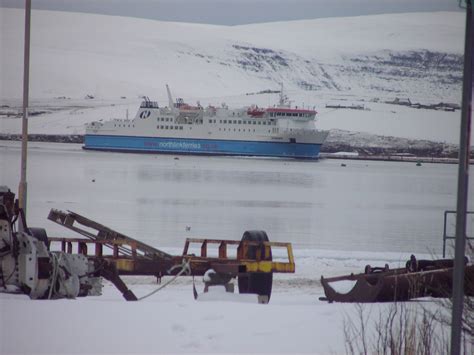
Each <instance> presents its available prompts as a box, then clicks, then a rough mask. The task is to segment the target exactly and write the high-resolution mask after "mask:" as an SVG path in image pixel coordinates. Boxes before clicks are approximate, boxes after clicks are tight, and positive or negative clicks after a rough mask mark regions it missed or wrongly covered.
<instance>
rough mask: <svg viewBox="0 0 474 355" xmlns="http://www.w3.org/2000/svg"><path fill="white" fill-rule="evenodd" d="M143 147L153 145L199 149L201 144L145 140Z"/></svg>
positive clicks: (175, 148) (171, 148) (179, 148)
mask: <svg viewBox="0 0 474 355" xmlns="http://www.w3.org/2000/svg"><path fill="white" fill-rule="evenodd" d="M145 147H155V148H159V149H164V150H200V149H201V144H199V143H188V142H175V141H170V142H159V143H156V142H150V141H148V142H145Z"/></svg>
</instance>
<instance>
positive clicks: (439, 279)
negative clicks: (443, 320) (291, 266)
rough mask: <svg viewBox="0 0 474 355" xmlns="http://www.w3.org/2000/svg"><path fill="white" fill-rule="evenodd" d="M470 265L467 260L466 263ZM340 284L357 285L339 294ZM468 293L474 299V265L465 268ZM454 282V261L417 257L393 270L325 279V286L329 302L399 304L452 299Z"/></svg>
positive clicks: (380, 270) (326, 298)
mask: <svg viewBox="0 0 474 355" xmlns="http://www.w3.org/2000/svg"><path fill="white" fill-rule="evenodd" d="M466 263H467V260H466ZM340 281H346V282H353V287H352V288H351V289H350V290H349V291H348V292H338V291H336V289H335V287H333V286H335V284H336V283H337V282H340ZM464 281H465V282H464V285H465V286H464V292H465V294H466V295H468V296H474V265H466V266H465V280H464ZM452 283H453V260H452V259H439V260H417V259H416V257H415V256H414V255H412V256H411V258H410V260H408V261H407V263H406V267H404V268H397V269H389V267H388V265H385V266H384V267H378V268H372V267H370V265H367V266H366V268H365V272H364V273H360V274H350V275H345V276H338V277H330V278H324V277H323V276H321V285H322V286H323V288H324V293H325V295H326V297H323V298H321V300H325V301H329V302H360V303H367V302H397V301H408V300H411V299H414V298H420V297H450V296H451V293H452Z"/></svg>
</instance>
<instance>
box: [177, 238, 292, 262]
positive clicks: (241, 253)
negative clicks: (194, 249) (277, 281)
mask: <svg viewBox="0 0 474 355" xmlns="http://www.w3.org/2000/svg"><path fill="white" fill-rule="evenodd" d="M190 244H201V257H207V246H208V245H209V244H219V257H220V258H226V257H227V245H238V247H237V260H243V259H247V255H248V253H247V251H248V247H250V246H254V247H258V248H262V247H263V248H264V250H265V253H264V254H263V255H264V256H265V257H264V259H268V258H269V256H270V255H271V247H281V248H286V249H287V257H288V260H289V262H290V263H294V257H293V248H292V246H291V243H284V242H252V241H236V240H223V239H198V238H187V239H186V242H185V244H184V249H183V255H188V251H189V245H190ZM261 255H262V253H257V260H259V259H260V257H261Z"/></svg>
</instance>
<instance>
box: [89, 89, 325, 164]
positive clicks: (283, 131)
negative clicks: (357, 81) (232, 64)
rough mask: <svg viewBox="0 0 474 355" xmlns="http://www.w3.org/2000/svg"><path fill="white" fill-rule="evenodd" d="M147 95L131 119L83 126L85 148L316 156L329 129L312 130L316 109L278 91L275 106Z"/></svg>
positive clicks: (171, 152)
mask: <svg viewBox="0 0 474 355" xmlns="http://www.w3.org/2000/svg"><path fill="white" fill-rule="evenodd" d="M166 88H167V92H168V100H169V103H168V106H167V107H161V106H159V105H158V103H157V102H156V101H151V100H149V99H148V98H147V97H145V98H144V101H143V102H142V103H141V105H140V107H139V109H138V111H137V114H136V115H135V117H134V118H133V119H112V120H109V121H105V122H103V121H102V120H101V121H94V122H91V123H89V124H87V125H86V134H85V139H84V146H83V148H84V149H91V150H102V151H122V152H143V153H170V154H200V155H237V156H264V157H280V158H296V159H318V158H319V152H320V148H321V145H322V144H323V143H324V141H325V140H326V137H327V136H328V134H329V132H327V131H321V130H318V129H316V125H315V122H316V114H317V112H316V111H315V110H314V109H309V108H298V107H291V105H290V103H289V101H288V98H287V97H286V96H285V95H284V94H283V91H282V92H281V93H280V100H279V103H278V105H275V106H274V107H269V108H260V107H258V106H255V105H254V106H251V107H244V108H239V109H230V108H229V107H227V105H225V104H222V106H221V107H214V106H208V107H206V108H204V107H202V106H201V105H200V104H199V103H198V104H197V105H196V106H191V105H188V104H186V103H185V102H184V101H183V100H182V99H177V100H176V102H173V99H172V97H171V92H170V90H169V87H168V86H166Z"/></svg>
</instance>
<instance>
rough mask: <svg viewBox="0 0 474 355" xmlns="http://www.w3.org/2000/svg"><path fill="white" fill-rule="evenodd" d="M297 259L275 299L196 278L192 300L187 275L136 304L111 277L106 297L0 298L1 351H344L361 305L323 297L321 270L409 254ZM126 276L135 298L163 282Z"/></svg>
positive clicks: (303, 255)
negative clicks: (347, 328)
mask: <svg viewBox="0 0 474 355" xmlns="http://www.w3.org/2000/svg"><path fill="white" fill-rule="evenodd" d="M166 251H169V252H175V253H177V252H179V251H178V250H166ZM420 256H421V255H420ZM295 257H296V260H297V268H296V269H297V271H296V274H294V275H293V274H288V275H284V274H275V276H274V284H273V293H272V298H271V301H270V303H269V304H268V305H261V304H257V302H256V299H255V298H252V297H251V296H250V297H249V295H244V296H245V297H239V296H240V295H237V294H235V296H234V297H230V296H229V295H228V294H224V293H222V292H219V291H220V290H219V289H212V288H211V291H210V292H211V293H209V294H202V292H203V284H202V281H201V278H197V279H196V287H197V290H198V293H199V294H200V295H199V297H198V300H197V301H195V300H194V298H193V292H192V281H191V278H190V277H182V278H179V279H178V280H177V281H176V282H175V283H172V284H170V285H169V286H167V287H166V288H164V289H163V290H161V291H159V292H158V293H156V294H155V295H153V296H151V297H149V298H146V299H144V300H143V301H138V302H126V301H124V300H123V299H122V296H121V295H120V293H119V292H118V291H117V290H115V288H113V286H112V285H110V284H108V283H107V285H106V286H105V288H104V290H103V291H104V294H103V295H102V296H99V297H88V298H81V299H76V300H57V301H34V302H33V301H30V300H29V298H28V297H26V296H22V295H6V294H0V310H1V313H2V317H1V318H0V329H1V332H0V353H1V354H21V353H23V354H25V353H27V354H32V353H47V354H56V353H57V354H67V353H81V354H98V353H108V354H112V353H113V354H117V353H175V352H179V353H191V352H192V353H194V352H203V353H224V352H225V353H229V352H230V353H261V352H265V353H282V352H283V353H308V352H309V353H317V354H330V353H337V354H340V353H343V352H344V349H345V338H344V333H343V326H344V323H345V322H346V323H347V319H348V318H353V319H357V311H356V307H355V305H354V304H336V303H333V304H329V303H327V302H324V301H319V300H318V298H319V297H320V296H323V295H324V293H323V290H322V288H321V286H320V283H319V279H320V276H321V275H324V276H334V275H338V274H341V273H342V274H345V273H350V272H358V271H362V269H363V267H364V266H365V265H366V264H371V265H373V266H374V265H379V266H381V265H384V264H385V262H388V263H389V264H390V266H391V267H397V266H401V265H404V262H405V260H406V259H407V258H408V257H409V255H408V254H398V253H384V254H375V253H366V252H359V253H348V252H340V251H334V252H330V251H324V252H323V251H318V250H297V251H295ZM428 257H429V256H428ZM125 280H126V282H127V284H128V285H129V287H130V288H131V289H132V290H133V291H134V292H135V294H136V295H137V296H143V295H145V294H147V293H149V292H150V291H152V290H154V289H155V288H156V287H157V285H156V282H155V279H154V278H147V277H137V278H133V277H128V278H125ZM164 281H166V278H165V279H163V282H164ZM236 289H237V287H236ZM249 302H250V303H249ZM424 305H425V306H426V302H425V303H424ZM389 307H390V304H373V305H366V306H365V309H366V312H367V313H366V315H370V316H371V319H372V320H373V321H375V320H376V319H377V317H378V315H379V314H380V313H382V314H383V313H384V312H386V311H387V310H388V309H389ZM418 309H419V310H421V307H420V308H418ZM372 320H371V321H372ZM26 335H27V338H28V339H27V340H25V336H26Z"/></svg>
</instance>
